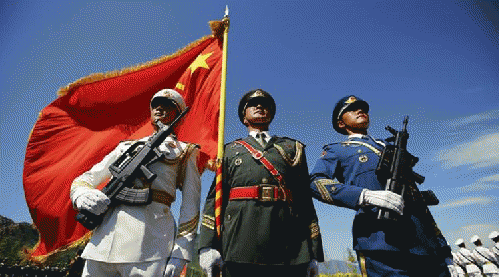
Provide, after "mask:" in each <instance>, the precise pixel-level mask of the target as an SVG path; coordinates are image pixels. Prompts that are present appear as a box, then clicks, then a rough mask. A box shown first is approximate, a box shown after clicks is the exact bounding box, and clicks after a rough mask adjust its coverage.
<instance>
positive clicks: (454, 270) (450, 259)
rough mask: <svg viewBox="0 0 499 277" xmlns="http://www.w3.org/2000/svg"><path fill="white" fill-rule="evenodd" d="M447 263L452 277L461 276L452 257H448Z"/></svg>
mask: <svg viewBox="0 0 499 277" xmlns="http://www.w3.org/2000/svg"><path fill="white" fill-rule="evenodd" d="M445 263H446V264H447V268H448V269H449V273H450V276H451V277H459V274H458V273H457V270H456V268H455V266H454V263H453V262H452V258H446V259H445Z"/></svg>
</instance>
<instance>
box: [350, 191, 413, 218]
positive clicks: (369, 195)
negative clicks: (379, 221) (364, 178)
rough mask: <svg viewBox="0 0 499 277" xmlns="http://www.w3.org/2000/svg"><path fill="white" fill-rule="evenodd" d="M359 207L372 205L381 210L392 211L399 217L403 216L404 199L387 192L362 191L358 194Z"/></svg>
mask: <svg viewBox="0 0 499 277" xmlns="http://www.w3.org/2000/svg"><path fill="white" fill-rule="evenodd" d="M359 202H360V203H361V205H363V206H364V205H374V206H378V207H381V208H386V209H390V210H394V211H395V212H397V213H398V214H399V215H402V214H403V212H402V211H403V209H404V199H402V196H400V195H398V194H396V193H394V192H391V191H388V190H368V189H364V190H363V191H362V193H361V194H360V201H359Z"/></svg>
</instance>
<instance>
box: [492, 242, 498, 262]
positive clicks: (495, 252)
mask: <svg viewBox="0 0 499 277" xmlns="http://www.w3.org/2000/svg"><path fill="white" fill-rule="evenodd" d="M490 251H491V252H492V253H494V255H495V256H496V259H498V260H499V242H498V243H496V244H495V245H493V246H492V247H491V248H490Z"/></svg>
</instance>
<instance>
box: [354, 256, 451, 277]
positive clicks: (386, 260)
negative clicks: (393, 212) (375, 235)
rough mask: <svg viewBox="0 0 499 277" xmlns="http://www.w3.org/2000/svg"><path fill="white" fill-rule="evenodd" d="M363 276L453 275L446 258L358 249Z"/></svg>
mask: <svg viewBox="0 0 499 277" xmlns="http://www.w3.org/2000/svg"><path fill="white" fill-rule="evenodd" d="M357 260H358V261H359V265H360V270H361V272H362V277H365V276H367V277H378V276H380V277H381V276H383V277H420V276H424V277H451V275H450V272H449V269H448V268H447V264H446V263H445V258H441V257H437V256H421V255H414V254H404V253H401V252H395V251H357Z"/></svg>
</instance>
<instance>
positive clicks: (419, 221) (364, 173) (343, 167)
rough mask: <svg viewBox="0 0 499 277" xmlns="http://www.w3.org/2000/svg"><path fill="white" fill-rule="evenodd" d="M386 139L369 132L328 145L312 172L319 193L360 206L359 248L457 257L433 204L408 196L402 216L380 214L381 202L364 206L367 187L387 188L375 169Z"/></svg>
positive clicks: (354, 230)
mask: <svg viewBox="0 0 499 277" xmlns="http://www.w3.org/2000/svg"><path fill="white" fill-rule="evenodd" d="M384 145H386V142H384V141H377V142H375V141H374V140H373V139H372V138H370V137H369V136H364V138H358V137H354V138H349V139H348V140H347V141H344V142H340V143H332V144H329V145H326V146H324V152H323V153H322V156H321V158H320V159H319V160H318V161H317V163H316V165H315V168H314V169H313V171H312V174H311V189H312V193H313V197H315V198H317V199H318V200H320V201H322V202H325V203H328V204H333V205H336V206H340V207H346V208H350V209H354V210H356V211H357V214H356V216H355V219H354V222H353V227H352V233H353V244H354V249H355V250H357V251H363V250H385V251H404V252H408V253H412V254H418V255H438V256H441V257H442V258H447V257H451V252H450V248H449V246H448V245H447V241H446V240H445V238H444V237H443V236H442V234H441V232H440V230H439V229H438V227H437V225H436V223H435V220H434V219H433V217H432V215H431V214H430V211H429V210H428V208H427V206H426V205H424V204H418V203H415V202H411V201H407V200H405V207H404V215H403V216H401V217H400V218H399V220H398V221H396V222H390V221H384V220H378V219H376V217H377V214H378V208H377V207H374V206H365V207H361V206H360V205H359V197H360V194H361V192H362V190H363V189H369V190H384V181H382V182H383V184H381V183H380V181H379V180H378V178H377V175H376V173H375V170H376V166H377V164H378V160H379V155H380V154H381V152H382V151H383V148H384Z"/></svg>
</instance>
